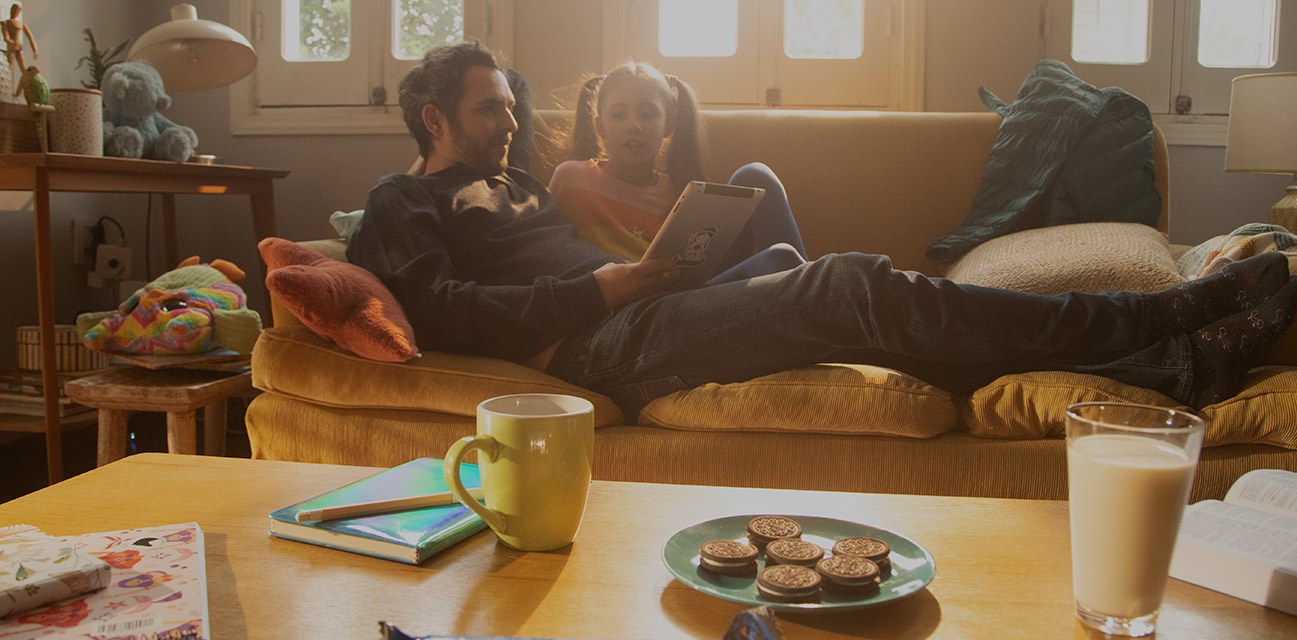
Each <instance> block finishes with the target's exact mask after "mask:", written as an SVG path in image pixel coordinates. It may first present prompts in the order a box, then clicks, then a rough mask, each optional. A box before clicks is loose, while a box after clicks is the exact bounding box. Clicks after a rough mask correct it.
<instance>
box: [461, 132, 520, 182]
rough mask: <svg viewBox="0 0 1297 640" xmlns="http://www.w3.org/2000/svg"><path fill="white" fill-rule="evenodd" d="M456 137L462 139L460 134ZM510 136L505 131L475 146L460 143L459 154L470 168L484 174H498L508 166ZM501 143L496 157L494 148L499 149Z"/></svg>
mask: <svg viewBox="0 0 1297 640" xmlns="http://www.w3.org/2000/svg"><path fill="white" fill-rule="evenodd" d="M459 133H462V132H459ZM457 137H458V139H460V140H463V139H464V138H463V137H462V136H457ZM511 138H512V136H511V135H510V134H509V133H508V132H506V133H504V134H503V135H500V136H495V137H493V138H491V139H490V140H489V141H488V142H487V144H485V145H482V146H479V147H476V148H470V147H466V146H464V145H460V146H459V155H460V157H462V158H463V159H464V161H465V163H466V164H468V167H469V168H470V169H473V170H474V171H477V172H479V173H481V174H484V175H498V174H501V173H504V170H505V169H508V168H509V144H510V142H511ZM501 145H503V147H504V149H503V151H502V152H501V153H500V156H499V157H498V158H497V157H496V150H497V149H500V147H501Z"/></svg>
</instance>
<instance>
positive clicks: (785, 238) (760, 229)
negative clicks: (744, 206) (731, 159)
mask: <svg viewBox="0 0 1297 640" xmlns="http://www.w3.org/2000/svg"><path fill="white" fill-rule="evenodd" d="M729 183H730V184H732V185H738V186H743V187H760V188H762V189H765V190H766V195H765V197H764V198H762V199H761V203H760V204H758V205H757V209H756V211H754V212H752V219H751V221H749V222H748V229H750V230H751V232H752V236H751V237H752V245H751V247H750V248H749V249H748V255H753V254H755V253H759V252H760V251H761V250H762V249H765V248H766V247H772V246H774V245H776V244H779V243H784V244H787V245H789V246H791V247H792V248H793V249H794V250H796V252H797V254H798V255H800V256H801V257H802V260H803V261H805V260H807V255H806V247H805V245H803V244H802V234H801V232H800V231H798V230H797V221H796V220H795V219H794V218H793V209H792V207H791V206H789V204H788V194H787V193H786V192H785V191H784V185H783V183H782V182H780V181H779V178H778V177H777V176H776V175H775V172H774V171H771V170H770V167H767V166H766V165H764V164H761V163H760V162H753V163H750V164H745V165H743V166H741V167H739V168H738V170H737V171H735V172H734V175H732V176H730V181H729ZM746 257H747V256H742V257H741V258H739V260H735V261H734V262H733V263H731V264H738V262H739V261H740V260H742V258H746Z"/></svg>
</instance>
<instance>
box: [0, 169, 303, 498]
mask: <svg viewBox="0 0 1297 640" xmlns="http://www.w3.org/2000/svg"><path fill="white" fill-rule="evenodd" d="M286 175H288V172H287V171H285V170H282V169H261V168H256V167H243V166H234V165H219V164H217V165H201V164H193V163H187V162H181V163H177V162H161V161H158V160H134V159H129V158H100V157H93V156H79V155H72V154H66V153H6V154H0V191H31V192H32V213H33V216H34V217H35V222H36V225H35V226H36V229H35V236H36V296H37V311H38V314H37V315H38V318H39V322H38V324H39V325H40V335H41V361H42V368H41V373H42V380H43V385H42V386H43V388H44V390H45V394H44V395H45V417H44V426H45V464H46V469H47V470H48V472H49V481H50V483H51V484H53V483H55V482H58V481H59V480H62V479H63V439H62V431H61V429H60V426H59V418H58V412H57V406H58V392H57V384H58V380H57V370H56V369H55V367H54V275H53V265H52V264H51V263H52V257H51V255H50V254H51V250H50V247H51V245H52V244H53V239H52V236H53V231H52V230H51V229H50V219H51V217H52V216H51V215H50V193H51V192H54V191H70V192H98V193H158V194H162V226H163V235H164V241H165V243H166V245H165V249H166V259H167V262H168V263H169V264H171V265H174V264H175V263H176V261H177V260H178V259H179V257H178V256H179V249H178V247H177V243H176V195H177V194H196V195H242V196H247V197H248V198H249V200H250V202H251V206H252V231H253V234H254V235H255V236H256V239H257V240H262V239H264V238H266V237H269V236H273V235H275V196H274V186H273V181H274V180H275V179H277V178H283V177H284V176H286ZM252 281H254V282H255V281H257V278H256V277H253V279H252ZM5 426H7V425H6V424H5V423H4V422H3V421H0V428H4V427H5ZM24 426H25V424H24Z"/></svg>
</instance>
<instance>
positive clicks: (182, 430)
mask: <svg viewBox="0 0 1297 640" xmlns="http://www.w3.org/2000/svg"><path fill="white" fill-rule="evenodd" d="M63 388H64V390H65V391H66V392H67V395H68V397H69V398H72V399H73V400H75V401H76V402H79V403H81V404H84V405H86V406H90V407H94V408H96V409H98V410H99V454H98V458H97V460H96V462H97V465H98V466H101V467H102V466H103V465H105V464H108V463H109V462H112V461H114V460H118V459H121V458H124V457H125V456H126V419H127V417H128V416H129V415H130V413H131V412H132V411H165V412H166V414H167V451H168V452H169V453H189V454H194V453H198V433H197V431H198V421H197V411H198V409H199V408H202V409H203V453H205V454H207V455H209V456H220V455H224V454H225V416H226V411H225V401H226V400H227V399H229V397H230V396H234V395H238V394H240V393H247V392H249V391H251V390H252V372H251V371H239V372H224V371H201V370H196V369H161V370H157V371H152V370H149V369H142V368H139V367H116V368H112V369H108V370H106V371H104V372H102V373H96V374H94V375H90V376H86V377H84V378H78V379H76V380H73V381H71V382H68V383H67V384H66V385H64V387H63Z"/></svg>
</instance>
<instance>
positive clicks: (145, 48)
mask: <svg viewBox="0 0 1297 640" xmlns="http://www.w3.org/2000/svg"><path fill="white" fill-rule="evenodd" d="M126 59H128V60H147V61H148V62H149V63H150V64H152V65H153V67H154V68H156V69H157V70H158V75H161V76H162V83H163V85H165V86H166V88H167V90H168V91H201V90H203V89H215V88H217V87H224V86H226V85H229V84H232V83H234V82H237V81H239V80H240V79H242V78H243V77H245V76H247V75H248V74H249V73H252V70H253V69H255V68H256V67H257V53H256V51H254V50H253V49H252V44H251V43H249V42H248V39H247V38H245V37H243V34H241V33H239V32H238V31H235V30H234V29H231V28H229V27H227V26H225V25H223V24H221V23H219V22H212V21H211V20H199V19H198V10H197V9H195V8H194V5H192V4H178V5H175V6H173V7H171V21H170V22H166V23H163V24H160V25H158V26H156V27H153V28H152V29H149V30H148V31H146V32H145V33H144V35H142V36H140V37H139V39H137V40H136V41H135V44H134V45H133V46H131V50H130V53H128V54H126Z"/></svg>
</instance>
